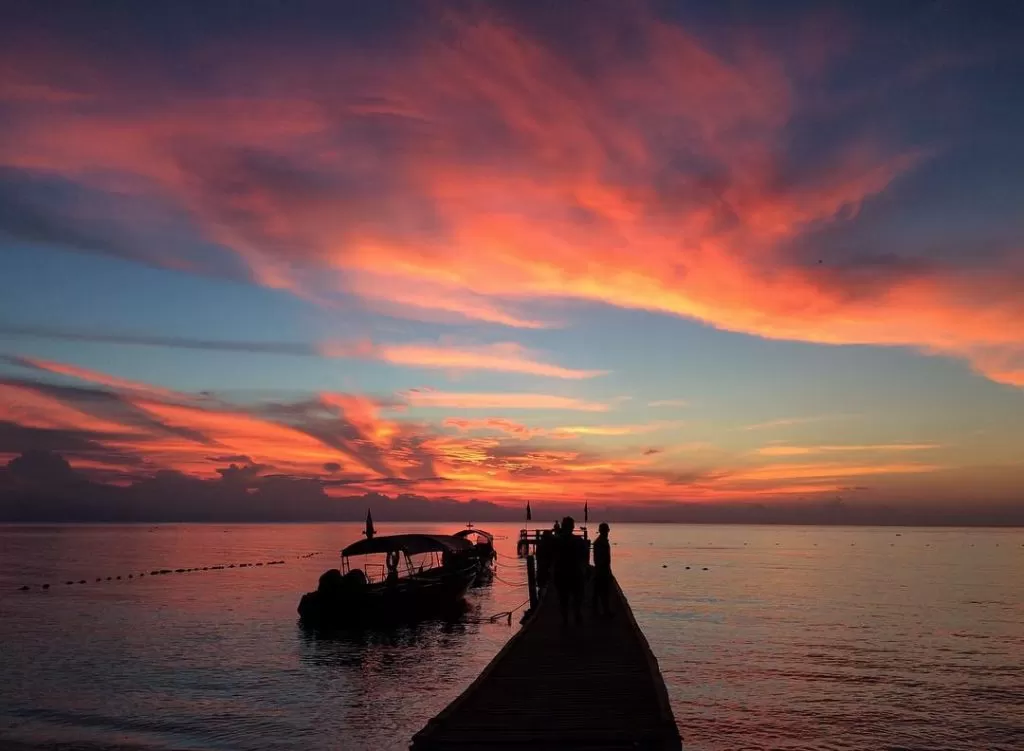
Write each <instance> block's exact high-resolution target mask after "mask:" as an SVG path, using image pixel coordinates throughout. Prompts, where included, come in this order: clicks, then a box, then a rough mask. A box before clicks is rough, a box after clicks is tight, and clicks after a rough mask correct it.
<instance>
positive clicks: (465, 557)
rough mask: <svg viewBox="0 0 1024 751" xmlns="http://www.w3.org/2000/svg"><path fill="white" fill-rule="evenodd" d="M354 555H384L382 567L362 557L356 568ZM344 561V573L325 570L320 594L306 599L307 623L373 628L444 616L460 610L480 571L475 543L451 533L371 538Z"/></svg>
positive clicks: (350, 550) (357, 544)
mask: <svg viewBox="0 0 1024 751" xmlns="http://www.w3.org/2000/svg"><path fill="white" fill-rule="evenodd" d="M368 529H371V528H370V527H368ZM353 556H383V557H384V563H383V564H381V563H372V562H369V561H368V560H367V559H364V561H366V562H364V563H363V565H362V567H361V568H353V567H352V565H351V558H352V557H353ZM341 557H342V564H341V569H331V570H329V571H326V572H324V573H323V574H322V575H321V576H320V581H319V583H318V586H317V589H316V591H315V592H308V593H306V594H305V595H303V596H302V600H301V601H300V602H299V615H300V616H301V618H302V621H303V623H305V624H309V625H313V626H352V625H372V624H378V623H395V622H406V621H416V620H421V619H424V618H429V617H432V616H435V615H443V614H445V613H447V612H450V611H452V610H455V609H457V608H458V605H459V604H460V603H461V602H462V598H463V595H465V593H466V590H467V589H468V588H469V586H470V584H472V583H473V581H474V579H476V576H477V573H478V570H479V564H478V561H477V557H476V553H475V550H474V545H473V543H471V542H470V541H469V540H467V539H465V538H464V537H456V536H453V535H426V534H407V535H390V536H385V537H373V536H369V537H367V539H365V540H359V541H358V542H354V543H352V544H351V545H349V546H348V547H347V548H345V549H344V550H342V551H341ZM403 564H404V565H403ZM400 569H401V570H400Z"/></svg>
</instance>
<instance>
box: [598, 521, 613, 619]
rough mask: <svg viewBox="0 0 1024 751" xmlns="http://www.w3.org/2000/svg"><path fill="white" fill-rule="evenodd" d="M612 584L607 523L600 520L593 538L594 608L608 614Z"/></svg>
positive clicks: (609, 611) (609, 612)
mask: <svg viewBox="0 0 1024 751" xmlns="http://www.w3.org/2000/svg"><path fill="white" fill-rule="evenodd" d="M611 586H612V546H611V544H610V543H609V542H608V525H607V524H606V523H605V522H601V526H600V527H598V528H597V539H596V540H594V610H596V611H597V612H598V613H603V614H604V615H610V614H611V612H612V610H611V607H610V605H609V602H608V598H609V596H610V593H611Z"/></svg>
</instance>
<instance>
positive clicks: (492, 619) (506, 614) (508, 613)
mask: <svg viewBox="0 0 1024 751" xmlns="http://www.w3.org/2000/svg"><path fill="white" fill-rule="evenodd" d="M529 604H530V601H529V600H524V601H523V602H521V603H519V604H518V605H516V606H515V607H514V608H512V609H511V610H502V611H501V612H500V613H495V614H494V615H491V616H481V617H479V618H466V619H465V622H466V623H497V622H498V619H499V618H507V619H508V625H510V626H511V625H512V614H513V613H515V612H516V611H517V610H519V609H520V608H522V607H523V606H524V605H529Z"/></svg>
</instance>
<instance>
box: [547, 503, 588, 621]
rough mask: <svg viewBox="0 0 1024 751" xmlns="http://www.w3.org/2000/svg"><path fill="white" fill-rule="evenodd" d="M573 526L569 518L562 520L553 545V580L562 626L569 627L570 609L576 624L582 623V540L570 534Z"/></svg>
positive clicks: (573, 523) (574, 524)
mask: <svg viewBox="0 0 1024 751" xmlns="http://www.w3.org/2000/svg"><path fill="white" fill-rule="evenodd" d="M575 526H576V521H575V520H574V519H573V518H572V517H571V516H567V517H565V518H564V519H562V524H561V526H560V528H559V530H558V536H557V538H556V542H555V545H554V553H555V555H554V565H555V577H554V579H555V588H556V589H557V590H558V605H559V607H560V608H561V610H562V625H563V626H567V625H569V609H570V608H571V609H572V611H573V613H574V614H575V616H576V623H577V624H580V623H582V622H583V575H584V570H583V566H584V561H583V556H582V555H581V550H580V549H581V545H582V540H578V539H577V538H576V536H575V535H574V534H573V533H572V531H573V528H574V527H575Z"/></svg>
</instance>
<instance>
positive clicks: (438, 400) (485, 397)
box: [402, 390, 609, 412]
mask: <svg viewBox="0 0 1024 751" xmlns="http://www.w3.org/2000/svg"><path fill="white" fill-rule="evenodd" d="M402 397H403V399H405V401H406V402H408V404H409V405H410V406H413V407H431V408H447V409H537V410H549V409H550V410H576V411H581V412H607V411H608V409H609V406H608V405H607V404H604V403H602V402H592V401H587V400H584V399H576V398H573V397H569V396H554V395H552V394H522V393H471V392H470V393H460V392H450V391H428V390H413V391H406V392H404V393H403V394H402Z"/></svg>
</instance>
